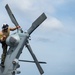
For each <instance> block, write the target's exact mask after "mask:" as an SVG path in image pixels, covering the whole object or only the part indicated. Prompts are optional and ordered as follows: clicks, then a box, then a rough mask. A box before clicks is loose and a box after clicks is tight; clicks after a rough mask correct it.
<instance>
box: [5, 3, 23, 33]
mask: <svg viewBox="0 0 75 75" xmlns="http://www.w3.org/2000/svg"><path fill="white" fill-rule="evenodd" d="M5 8H6V10H7V13H8V15H9V17H10V19H11V21H12V23H14V25H15V26H19V24H18V22H17V20H16V18H15V16H14V14H13V13H12V11H11V9H10V7H9V5H8V4H6V6H5ZM20 30H21V32H23V30H22V29H21V28H20Z"/></svg>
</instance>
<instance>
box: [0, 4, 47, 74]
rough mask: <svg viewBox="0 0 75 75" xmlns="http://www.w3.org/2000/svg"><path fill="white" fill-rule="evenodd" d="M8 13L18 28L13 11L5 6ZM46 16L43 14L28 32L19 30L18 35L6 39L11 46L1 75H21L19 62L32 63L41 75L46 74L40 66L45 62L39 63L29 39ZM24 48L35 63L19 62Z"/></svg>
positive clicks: (0, 71) (14, 34)
mask: <svg viewBox="0 0 75 75" xmlns="http://www.w3.org/2000/svg"><path fill="white" fill-rule="evenodd" d="M5 8H6V10H7V13H8V15H9V17H10V19H11V21H12V22H13V23H14V25H15V26H18V25H19V24H18V22H17V20H16V19H15V17H14V15H13V13H12V11H11V10H10V8H9V6H8V4H6V6H5ZM46 18H47V17H46V15H45V14H44V13H42V14H41V15H40V16H39V17H38V18H37V19H36V20H35V21H34V22H33V23H32V26H31V27H30V28H29V29H28V30H27V32H23V30H22V29H21V28H19V29H17V32H16V33H13V34H12V35H10V36H9V37H8V38H7V39H6V43H7V45H8V46H9V49H8V52H7V55H6V59H5V63H4V66H5V67H4V68H2V66H0V75H16V74H20V71H17V69H18V68H19V67H20V64H19V61H23V62H32V63H35V64H36V66H37V68H38V70H39V72H40V74H41V75H42V74H43V73H44V71H43V69H42V67H41V66H40V63H45V62H39V61H38V60H37V58H36V56H35V54H34V53H33V51H32V48H31V46H30V44H29V40H28V39H29V37H30V35H31V33H32V32H33V31H34V30H35V29H36V28H37V27H38V26H39V25H40V24H41V23H42V22H43V21H44V20H45V19H46ZM24 46H26V47H27V49H28V50H29V52H30V54H31V56H32V58H33V60H34V61H26V60H19V57H20V55H21V53H22V50H23V48H24Z"/></svg>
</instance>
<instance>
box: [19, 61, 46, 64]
mask: <svg viewBox="0 0 75 75" xmlns="http://www.w3.org/2000/svg"><path fill="white" fill-rule="evenodd" d="M19 61H20V62H30V63H35V61H29V60H19ZM39 63H40V64H46V62H42V61H39Z"/></svg>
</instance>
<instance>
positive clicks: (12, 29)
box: [9, 26, 20, 31]
mask: <svg viewBox="0 0 75 75" xmlns="http://www.w3.org/2000/svg"><path fill="white" fill-rule="evenodd" d="M18 28H20V26H16V27H14V28H9V29H10V31H14V30H16V29H18Z"/></svg>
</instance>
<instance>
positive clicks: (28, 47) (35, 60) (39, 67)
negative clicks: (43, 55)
mask: <svg viewBox="0 0 75 75" xmlns="http://www.w3.org/2000/svg"><path fill="white" fill-rule="evenodd" d="M26 47H27V49H28V50H29V52H30V54H31V55H32V57H33V59H34V62H35V64H36V66H37V68H38V70H39V72H40V74H43V73H44V71H43V69H42V67H41V66H40V64H39V62H38V60H37V58H36V56H35V54H34V53H33V51H32V49H31V46H30V45H29V43H27V44H26Z"/></svg>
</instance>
